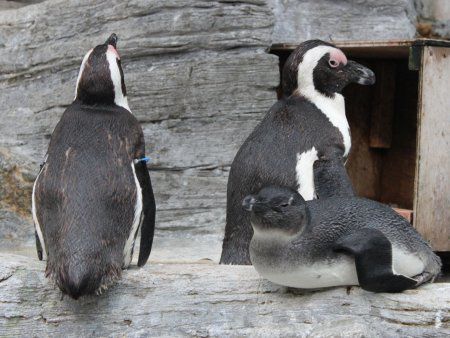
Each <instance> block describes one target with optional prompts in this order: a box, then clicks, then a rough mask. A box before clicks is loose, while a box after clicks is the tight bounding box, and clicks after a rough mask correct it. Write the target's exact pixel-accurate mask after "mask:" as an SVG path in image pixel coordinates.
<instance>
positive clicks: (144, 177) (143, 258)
mask: <svg viewBox="0 0 450 338" xmlns="http://www.w3.org/2000/svg"><path fill="white" fill-rule="evenodd" d="M135 170H136V176H137V179H138V181H139V185H140V186H141V189H142V204H143V210H142V217H143V219H142V224H141V244H140V250H139V259H138V266H144V265H145V263H147V259H148V256H150V251H151V250H152V244H153V234H154V232H155V211H156V206H155V197H154V196H153V189H152V182H151V180H150V174H149V173H148V170H147V165H146V162H144V161H140V162H138V163H136V164H135Z"/></svg>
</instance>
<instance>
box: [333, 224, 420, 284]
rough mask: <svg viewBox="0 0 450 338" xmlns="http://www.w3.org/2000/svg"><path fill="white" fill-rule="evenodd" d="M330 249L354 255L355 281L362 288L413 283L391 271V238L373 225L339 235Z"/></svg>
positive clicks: (409, 279) (411, 280)
mask: <svg viewBox="0 0 450 338" xmlns="http://www.w3.org/2000/svg"><path fill="white" fill-rule="evenodd" d="M333 249H334V251H337V252H342V251H344V252H346V253H349V254H351V255H353V256H354V257H355V265H356V273H357V275H358V281H359V285H360V286H361V287H362V288H363V289H364V290H368V291H372V292H401V291H403V290H406V289H411V288H413V287H415V286H416V285H417V282H416V281H415V280H414V279H412V278H409V277H406V276H403V275H397V274H395V273H394V270H393V260H392V245H391V242H390V241H389V239H388V238H387V237H386V236H385V235H384V234H383V233H382V232H381V231H379V230H377V229H374V228H362V229H358V230H356V231H355V232H353V233H351V234H348V235H346V236H344V237H341V238H339V239H338V240H337V241H336V242H335V245H334V248H333Z"/></svg>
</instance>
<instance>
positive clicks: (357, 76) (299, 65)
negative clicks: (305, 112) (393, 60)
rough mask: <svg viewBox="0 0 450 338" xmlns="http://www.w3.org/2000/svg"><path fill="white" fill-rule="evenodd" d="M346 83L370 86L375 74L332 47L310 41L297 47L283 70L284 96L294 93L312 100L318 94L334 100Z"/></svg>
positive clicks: (327, 44) (325, 43)
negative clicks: (311, 97) (310, 97)
mask: <svg viewBox="0 0 450 338" xmlns="http://www.w3.org/2000/svg"><path fill="white" fill-rule="evenodd" d="M349 83H359V84H362V85H371V84H374V83H375V74H374V73H373V72H372V71H371V70H370V69H369V68H367V67H364V66H363V65H360V64H359V63H357V62H355V61H351V60H347V57H346V56H345V54H344V53H343V52H342V51H341V50H340V49H338V48H336V47H335V46H334V45H332V44H330V43H327V42H324V41H321V40H309V41H305V42H303V43H302V44H300V45H299V46H298V47H297V48H296V49H295V50H294V51H293V52H292V54H291V55H290V56H289V58H288V59H287V60H286V63H285V65H284V68H283V82H282V88H283V95H284V96H285V97H289V96H291V95H292V94H294V93H297V94H299V95H303V96H311V95H313V94H315V93H320V94H322V95H326V96H328V97H334V95H335V93H340V92H341V91H342V89H344V88H345V87H346V86H347V85H348V84H349Z"/></svg>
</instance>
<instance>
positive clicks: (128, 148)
mask: <svg viewBox="0 0 450 338" xmlns="http://www.w3.org/2000/svg"><path fill="white" fill-rule="evenodd" d="M116 42H117V37H116V36H115V34H113V35H111V37H110V38H109V39H108V40H107V42H106V43H105V44H103V45H99V46H97V47H95V48H94V49H93V50H92V51H91V52H90V54H88V57H85V62H83V65H82V68H81V73H80V77H79V81H78V86H77V95H76V99H75V100H74V102H73V103H72V104H71V105H70V106H69V107H68V108H67V109H66V111H65V112H64V114H63V115H62V117H61V119H60V121H59V122H58V124H57V126H56V128H55V130H54V131H53V134H52V137H51V141H50V144H49V148H48V151H47V158H46V162H45V164H44V165H43V167H42V168H41V171H40V173H39V175H38V178H37V179H36V182H35V187H34V193H33V203H34V204H35V213H36V214H35V217H36V220H37V223H38V224H37V226H38V227H39V228H40V230H42V234H43V238H44V242H45V248H40V244H41V243H40V242H39V241H37V242H38V244H39V245H37V249H38V253H39V250H40V249H41V250H45V251H46V253H47V256H48V258H47V268H46V274H47V275H48V276H50V277H51V278H53V279H54V280H55V281H56V283H57V285H58V286H59V287H60V289H61V290H62V291H63V292H64V293H67V294H69V295H70V296H71V297H73V298H78V297H79V296H81V295H85V294H92V293H95V292H99V291H101V290H102V289H104V288H106V287H108V286H109V285H110V284H112V282H114V281H115V280H117V279H118V278H119V277H120V275H121V270H122V268H123V267H126V266H127V264H128V262H125V255H126V254H125V250H124V249H125V247H126V243H127V239H128V238H132V239H133V243H132V245H131V252H132V248H133V245H134V237H132V236H134V233H132V227H133V225H134V224H141V251H140V254H139V260H138V265H139V266H142V265H144V264H145V263H146V261H147V259H148V256H149V254H150V251H151V247H152V240H153V231H154V223H155V201H154V196H153V191H152V186H151V181H150V176H149V173H148V170H147V168H146V165H145V162H138V163H136V160H139V159H141V158H143V157H144V156H145V142H144V135H143V132H142V129H141V127H140V125H139V122H138V121H137V119H136V118H135V117H134V116H133V115H132V114H131V112H130V111H129V110H128V109H126V108H125V107H123V106H120V105H117V104H116V99H117V98H116V94H117V93H118V92H117V91H118V90H119V91H120V90H121V92H119V94H120V96H121V100H122V101H120V104H122V105H125V106H126V107H128V104H127V103H126V97H125V91H124V87H125V85H124V78H123V72H122V68H121V65H120V63H119V61H120V60H119V58H118V54H117V51H116V50H115V46H116ZM111 46H112V47H114V48H113V49H111V48H112V47H111ZM108 49H109V52H110V53H112V54H111V55H113V57H115V56H117V59H116V60H115V61H116V62H117V64H116V65H117V67H118V68H115V70H111V65H110V62H111V59H112V58H110V60H107V56H106V54H107V52H108ZM111 55H110V56H111ZM113 66H115V65H113ZM112 71H115V72H116V75H117V74H119V71H120V74H121V75H120V76H121V83H114V82H113V79H112V77H113V76H112V75H111V72H112ZM116 79H117V76H116ZM116 81H117V80H116ZM118 88H119V89H118ZM124 97H125V98H124ZM136 181H138V182H139V185H137V183H136ZM138 194H139V195H138ZM140 194H141V195H140ZM138 198H139V200H142V210H141V211H142V215H141V214H137V213H138V212H140V211H139V210H137V205H139V203H137V201H138ZM136 220H137V221H138V222H139V223H137V222H136ZM127 252H129V251H127ZM40 258H41V257H40Z"/></svg>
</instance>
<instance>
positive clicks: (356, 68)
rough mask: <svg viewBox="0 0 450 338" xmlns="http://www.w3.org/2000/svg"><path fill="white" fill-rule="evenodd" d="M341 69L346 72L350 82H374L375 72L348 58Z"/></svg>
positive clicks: (362, 83)
mask: <svg viewBox="0 0 450 338" xmlns="http://www.w3.org/2000/svg"><path fill="white" fill-rule="evenodd" d="M343 70H344V71H345V72H346V73H347V76H348V79H349V80H350V82H355V83H359V84H361V85H373V84H374V83H375V74H374V73H373V72H372V71H371V70H370V69H369V68H367V67H364V66H363V65H361V64H359V63H358V62H355V61H352V60H348V62H347V64H346V65H345V67H344V69H343Z"/></svg>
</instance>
